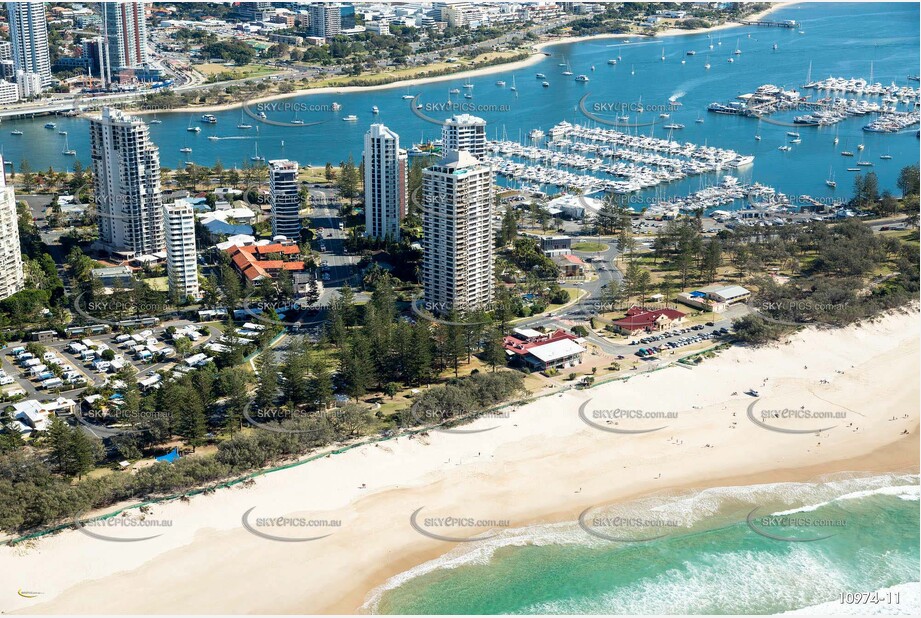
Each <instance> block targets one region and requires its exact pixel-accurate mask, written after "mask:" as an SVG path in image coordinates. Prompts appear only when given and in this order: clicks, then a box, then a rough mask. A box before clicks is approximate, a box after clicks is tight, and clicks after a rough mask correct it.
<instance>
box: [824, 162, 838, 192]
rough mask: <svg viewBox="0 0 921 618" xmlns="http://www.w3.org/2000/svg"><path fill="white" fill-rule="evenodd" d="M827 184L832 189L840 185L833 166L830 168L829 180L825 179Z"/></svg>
mask: <svg viewBox="0 0 921 618" xmlns="http://www.w3.org/2000/svg"><path fill="white" fill-rule="evenodd" d="M825 184H827V185H828V186H829V187H831V188H832V189H834V188H835V187H837V186H838V183H837V182H835V173H834V172H833V171H832V169H831V167H829V168H828V180H826V181H825Z"/></svg>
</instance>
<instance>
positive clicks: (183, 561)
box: [0, 307, 919, 614]
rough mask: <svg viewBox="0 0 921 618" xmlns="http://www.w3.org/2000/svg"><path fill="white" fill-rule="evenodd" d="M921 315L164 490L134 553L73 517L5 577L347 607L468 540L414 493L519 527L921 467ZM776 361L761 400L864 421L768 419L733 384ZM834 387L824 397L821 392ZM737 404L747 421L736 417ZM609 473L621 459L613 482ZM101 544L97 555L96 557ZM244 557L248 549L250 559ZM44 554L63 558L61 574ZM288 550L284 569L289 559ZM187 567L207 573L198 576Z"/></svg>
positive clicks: (122, 602) (129, 600) (39, 609)
mask: <svg viewBox="0 0 921 618" xmlns="http://www.w3.org/2000/svg"><path fill="white" fill-rule="evenodd" d="M918 325H919V314H918V312H917V308H916V307H913V308H912V310H911V311H910V312H897V313H893V314H890V315H888V316H886V317H884V318H880V319H876V320H871V321H868V322H865V323H863V324H861V325H859V326H850V327H846V328H844V329H836V330H825V331H823V330H817V329H806V330H805V331H802V332H799V333H796V334H794V335H793V336H792V337H791V340H790V341H789V342H787V343H786V344H783V345H775V346H770V347H767V348H759V349H755V350H752V349H747V348H742V347H735V348H731V349H729V350H727V351H725V352H723V353H721V354H720V355H719V356H717V357H716V358H714V359H711V360H708V361H706V362H705V363H703V364H701V365H699V366H696V367H694V368H692V369H688V368H681V367H674V368H672V369H671V370H670V371H659V372H654V373H651V374H644V375H638V376H634V377H633V378H631V379H630V380H629V381H627V382H621V383H609V384H605V385H602V386H599V387H597V388H595V389H590V390H588V391H575V392H569V393H565V394H562V395H559V396H553V397H550V398H545V399H541V400H537V401H534V402H532V403H529V404H526V405H523V406H521V407H520V408H519V409H518V410H517V411H516V412H515V413H514V414H511V415H508V416H507V417H505V418H504V419H495V418H494V419H489V418H483V419H480V420H478V421H476V422H475V423H473V424H472V425H469V426H465V427H466V428H489V427H493V428H494V429H495V431H492V430H490V431H485V432H482V433H478V434H474V435H473V436H471V435H458V434H453V435H450V434H445V433H443V432H431V434H430V435H429V436H428V437H424V438H423V437H419V438H417V439H399V440H397V441H394V442H392V443H382V444H379V445H374V446H365V447H361V448H358V449H354V450H352V451H349V452H347V453H343V454H342V455H339V456H336V457H333V458H322V459H318V460H316V461H314V462H312V463H311V465H307V466H299V467H295V468H291V469H288V470H284V471H281V472H277V473H274V474H271V475H266V476H260V477H258V479H257V481H256V484H255V486H254V487H252V488H250V489H244V488H239V489H238V490H233V489H225V490H221V491H219V492H215V493H214V494H211V495H207V496H196V497H194V498H192V499H191V500H190V501H189V502H186V503H182V502H179V501H175V502H171V503H164V504H160V505H156V506H154V507H153V509H152V510H153V516H157V517H159V518H169V519H170V520H171V521H174V522H175V524H176V525H175V529H174V530H170V531H169V533H168V534H163V535H162V537H160V538H157V539H153V540H150V541H146V542H143V543H133V544H127V547H130V551H128V549H127V548H126V544H124V543H100V542H98V541H96V540H93V539H90V538H88V537H86V536H84V535H82V534H79V533H76V532H63V533H61V534H58V535H54V536H51V537H47V538H45V539H42V540H40V541H38V542H36V543H34V544H31V545H25V546H22V547H20V546H17V548H15V549H12V550H11V549H10V548H5V549H3V550H0V570H3V571H5V572H10V573H17V574H18V575H19V579H18V580H17V584H16V585H20V586H23V587H24V589H27V590H34V589H37V590H39V591H42V592H44V596H42V597H38V598H36V599H34V600H30V599H23V598H19V597H17V596H16V592H15V590H13V591H0V609H2V610H4V611H13V612H20V613H44V614H49V613H60V612H65V613H90V612H94V611H99V612H103V613H142V612H153V613H175V612H177V611H179V612H180V613H215V612H217V613H221V612H227V613H304V612H333V613H336V612H338V613H342V612H345V613H351V612H355V611H358V610H359V609H360V607H361V605H362V604H363V603H364V602H365V601H366V599H367V598H368V595H369V594H370V593H371V592H373V591H374V590H375V589H377V588H379V587H380V586H381V585H383V584H385V583H386V582H387V581H388V580H389V579H390V577H392V576H394V575H397V574H399V573H404V572H406V571H408V570H410V569H413V568H415V567H417V566H419V565H421V564H423V563H425V562H428V561H429V560H432V559H433V558H437V557H439V556H441V555H443V554H445V553H446V552H448V551H449V550H450V549H451V548H452V547H454V546H455V544H454V543H447V542H443V541H433V540H432V539H427V538H425V537H423V536H421V535H420V534H417V533H416V532H415V531H413V530H412V528H411V527H410V526H409V525H408V517H409V515H410V514H411V513H412V511H413V509H415V508H417V507H420V506H423V505H424V506H425V508H426V509H427V510H431V511H432V512H433V514H434V513H435V512H438V513H448V514H452V515H464V514H467V515H469V516H484V517H486V516H492V517H499V516H501V517H502V518H503V519H508V520H509V521H510V522H511V527H514V528H520V527H522V526H526V525H531V524H541V523H550V522H556V521H562V520H566V521H572V520H574V518H575V515H577V514H578V513H579V512H580V511H581V510H583V509H584V508H586V507H588V506H592V505H598V504H610V503H617V502H623V501H627V500H630V499H635V498H636V497H639V496H644V495H649V494H653V493H657V492H662V491H669V492H673V491H675V490H678V489H682V488H684V489H690V490H699V489H701V488H705V487H712V486H726V485H732V484H738V483H746V484H750V483H753V482H754V483H758V484H760V483H764V482H789V481H797V480H805V479H814V478H816V477H817V476H823V475H827V474H841V473H843V472H852V473H855V474H860V475H866V474H872V473H880V472H890V473H891V472H905V471H910V472H916V471H917V468H918V455H917V447H918V409H917V400H918V384H917V380H916V375H917V372H918V370H919V366H918V351H919V338H918ZM791 358H796V359H797V360H796V361H795V362H794V363H791V362H790V359H791ZM801 363H806V364H808V370H806V369H800V367H802V366H803V365H802V364H801ZM791 364H792V365H795V366H792V367H791ZM765 376H767V378H769V379H765V382H766V383H769V384H770V386H769V387H760V388H762V389H763V390H762V392H763V395H762V397H764V398H766V400H768V401H775V402H776V403H778V404H779V405H784V404H785V405H788V406H790V407H792V406H793V405H794V404H795V403H798V402H799V401H803V402H805V403H807V404H810V405H829V404H831V403H832V402H834V401H841V402H847V403H846V405H847V406H849V408H847V409H848V410H850V411H851V412H852V413H854V414H856V415H857V416H856V417H854V418H857V421H856V422H858V423H859V425H860V427H859V431H858V430H857V429H854V430H852V429H850V428H845V427H843V426H842V428H841V429H839V430H832V431H828V432H824V433H822V435H821V438H820V439H819V445H818V446H817V445H816V437H815V435H814V434H813V433H810V434H809V435H805V436H799V437H795V438H792V439H791V437H790V436H789V435H785V434H778V433H775V432H768V431H765V430H763V429H760V428H758V427H756V426H755V425H754V424H753V423H750V422H749V421H748V420H746V419H745V418H744V414H745V412H744V410H745V407H746V405H748V404H749V402H750V401H751V399H750V398H749V397H748V396H742V395H740V396H732V397H729V396H728V395H729V392H730V391H732V390H738V391H739V392H741V391H742V390H744V389H745V388H748V387H751V386H752V385H758V384H759V383H760V381H761V380H762V379H764V377H765ZM880 397H886V398H887V400H886V401H887V406H888V407H889V408H890V409H891V410H899V411H902V410H905V411H908V412H909V414H908V415H906V416H907V417H910V418H906V419H904V420H903V419H898V420H895V421H894V419H892V418H884V416H886V415H891V413H890V412H888V411H883V410H880V409H879V407H878V403H877V402H878V401H879V398H880ZM591 398H597V399H598V401H617V403H618V405H623V406H635V407H640V406H642V405H643V402H648V401H655V405H656V407H657V409H660V410H676V411H681V414H680V415H679V416H678V418H677V420H676V421H674V429H673V430H668V431H662V432H660V433H648V434H644V435H642V436H629V437H628V436H623V435H616V434H610V433H608V432H602V431H598V430H596V429H591V428H589V427H588V426H586V425H585V423H583V422H581V421H580V420H578V417H577V415H576V414H575V410H576V408H578V407H580V404H584V402H586V401H587V400H590V399H591ZM821 401H824V402H827V403H826V404H820V403H815V402H821ZM834 405H839V404H834ZM814 409H820V408H814ZM732 417H736V418H737V419H738V424H737V425H736V424H735V422H732V424H728V423H729V421H730V420H731V419H732ZM670 422H671V421H670ZM903 430H904V431H908V432H909V435H907V436H904V435H902V434H901V433H900V432H901V431H903ZM666 434H670V435H666ZM675 436H677V437H680V444H678V441H677V439H675V441H673V437H675ZM666 438H667V439H666ZM612 445H616V448H612ZM709 445H713V447H712V448H707V446H709ZM622 468H623V469H625V470H627V472H622ZM599 472H613V473H615V474H616V477H615V478H616V481H617V482H616V483H612V482H611V480H612V479H611V478H610V477H609V476H608V475H607V474H605V475H602V474H599ZM657 473H658V476H657ZM254 507H256V508H258V509H259V512H260V513H266V514H268V513H274V514H277V515H282V514H284V515H285V516H289V515H292V514H310V515H317V517H318V518H326V517H334V518H339V519H341V520H342V522H343V526H342V527H341V529H338V530H337V531H335V533H334V534H332V535H330V536H329V538H326V539H322V540H319V541H317V542H316V543H279V542H272V541H267V540H265V539H261V538H258V537H256V536H255V535H252V534H249V533H248V532H246V531H245V530H244V529H243V528H242V526H241V519H240V516H241V513H243V512H244V511H246V510H247V509H252V508H254ZM476 532H477V531H473V530H471V531H469V532H465V535H466V536H470V535H473V534H476ZM356 548H360V551H356ZM88 555H93V556H94V558H93V560H92V561H90V562H88V561H86V560H85V557H86V556H88ZM238 560H245V561H246V564H247V565H248V567H249V568H248V569H246V571H247V572H243V570H242V569H239V565H237V564H236V562H237V561H238ZM49 561H54V564H56V565H57V568H55V569H53V570H51V572H49V569H48V568H47V566H48V564H49ZM280 564H284V565H285V568H284V569H282V570H279V569H277V568H276V566H277V565H280ZM382 565H383V566H382ZM249 571H255V572H265V574H266V577H271V578H272V581H273V590H274V591H276V594H274V595H273V596H267V595H265V594H262V593H261V592H260V590H261V589H262V588H261V586H260V585H259V581H258V580H259V578H253V577H251V576H250V575H251V573H249ZM183 573H195V577H194V579H192V580H191V581H190V579H189V578H187V577H185V576H184V575H183ZM340 574H348V575H347V576H342V575H340ZM278 591H285V592H284V594H278ZM11 592H12V594H10V593H11Z"/></svg>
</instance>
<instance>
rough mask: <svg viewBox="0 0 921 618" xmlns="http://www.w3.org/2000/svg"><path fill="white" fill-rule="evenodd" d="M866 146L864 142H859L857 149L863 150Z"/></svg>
mask: <svg viewBox="0 0 921 618" xmlns="http://www.w3.org/2000/svg"><path fill="white" fill-rule="evenodd" d="M864 148H865V146H864V145H863V144H857V150H863V149H864Z"/></svg>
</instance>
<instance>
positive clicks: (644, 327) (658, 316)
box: [611, 307, 685, 336]
mask: <svg viewBox="0 0 921 618" xmlns="http://www.w3.org/2000/svg"><path fill="white" fill-rule="evenodd" d="M684 316H685V314H684V313H682V312H681V311H678V310H676V309H652V310H647V309H644V308H642V307H630V308H629V309H628V310H627V315H626V317H624V318H622V319H620V320H614V322H612V323H611V325H612V326H613V327H614V330H615V331H616V332H618V333H621V334H623V335H631V336H632V335H639V334H642V333H651V332H654V331H663V330H668V329H670V328H673V327H675V326H677V325H679V324H681V323H683V322H684Z"/></svg>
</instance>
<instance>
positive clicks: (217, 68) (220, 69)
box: [193, 62, 280, 79]
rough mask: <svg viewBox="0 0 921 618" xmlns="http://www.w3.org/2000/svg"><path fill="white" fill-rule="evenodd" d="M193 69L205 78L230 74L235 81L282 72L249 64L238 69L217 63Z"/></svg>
mask: <svg viewBox="0 0 921 618" xmlns="http://www.w3.org/2000/svg"><path fill="white" fill-rule="evenodd" d="M193 68H194V69H195V70H196V71H198V72H199V73H201V74H202V75H205V76H209V77H210V76H211V75H220V74H221V73H229V74H230V75H233V79H245V78H247V77H261V76H263V75H272V74H273V73H279V72H280V71H279V70H278V69H276V68H273V67H267V66H265V65H261V64H247V65H246V66H242V67H238V66H231V67H227V66H224V65H223V64H218V63H216V62H206V63H204V64H196V65H194V66H193Z"/></svg>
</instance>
